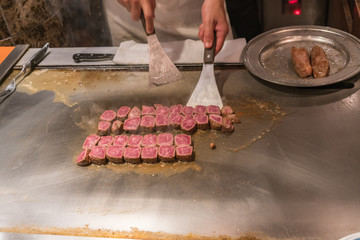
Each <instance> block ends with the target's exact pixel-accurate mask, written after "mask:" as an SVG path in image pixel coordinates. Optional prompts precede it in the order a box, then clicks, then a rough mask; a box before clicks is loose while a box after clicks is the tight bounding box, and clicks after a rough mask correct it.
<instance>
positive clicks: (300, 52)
mask: <svg viewBox="0 0 360 240" xmlns="http://www.w3.org/2000/svg"><path fill="white" fill-rule="evenodd" d="M291 59H292V63H293V66H294V69H295V72H296V74H297V75H298V76H299V77H301V78H306V77H307V76H310V75H311V73H312V67H311V65H310V58H309V54H308V52H307V51H306V49H305V48H296V47H292V48H291Z"/></svg>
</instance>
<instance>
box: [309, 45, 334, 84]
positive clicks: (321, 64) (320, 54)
mask: <svg viewBox="0 0 360 240" xmlns="http://www.w3.org/2000/svg"><path fill="white" fill-rule="evenodd" d="M310 58H311V65H312V68H313V76H314V78H322V77H326V76H328V75H329V72H330V65H329V60H328V59H327V57H326V54H325V52H324V50H323V49H322V48H321V47H319V46H315V47H313V48H312V50H311V52H310Z"/></svg>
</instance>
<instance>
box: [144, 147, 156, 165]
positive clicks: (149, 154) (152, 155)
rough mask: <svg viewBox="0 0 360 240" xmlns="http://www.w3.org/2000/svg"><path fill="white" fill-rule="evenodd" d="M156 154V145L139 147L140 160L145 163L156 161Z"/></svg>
mask: <svg viewBox="0 0 360 240" xmlns="http://www.w3.org/2000/svg"><path fill="white" fill-rule="evenodd" d="M157 155H158V151H157V147H143V148H142V149H141V160H142V161H143V162H145V163H156V162H157Z"/></svg>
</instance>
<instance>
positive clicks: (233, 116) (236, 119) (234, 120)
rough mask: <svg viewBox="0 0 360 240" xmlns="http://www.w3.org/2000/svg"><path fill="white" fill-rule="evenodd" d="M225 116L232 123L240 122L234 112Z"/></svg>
mask: <svg viewBox="0 0 360 240" xmlns="http://www.w3.org/2000/svg"><path fill="white" fill-rule="evenodd" d="M226 118H229V119H230V120H231V122H232V123H241V121H240V119H239V118H238V117H237V116H236V114H230V115H227V116H226Z"/></svg>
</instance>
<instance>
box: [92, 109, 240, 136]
mask: <svg viewBox="0 0 360 240" xmlns="http://www.w3.org/2000/svg"><path fill="white" fill-rule="evenodd" d="M175 106H179V109H180V107H181V106H182V105H175ZM143 107H144V106H143ZM173 107H174V106H173ZM214 107H216V106H214ZM162 108H165V107H162ZM184 108H186V107H183V108H182V109H184ZM229 108H230V107H229ZM120 109H121V108H120ZM170 109H171V108H170ZM217 109H218V112H219V113H220V112H221V111H220V109H219V108H218V107H217ZM223 109H224V108H223ZM226 109H228V108H226ZM214 112H215V111H214ZM227 112H229V113H230V114H228V115H226V114H225V111H223V114H222V115H220V114H217V113H210V114H206V112H205V113H195V114H191V115H183V114H181V113H176V112H172V113H170V114H166V113H159V114H157V115H142V116H135V117H131V118H127V119H125V121H124V122H122V121H121V120H114V121H113V122H111V121H105V120H104V119H108V120H110V118H105V117H104V115H112V116H113V118H111V119H115V118H116V117H115V116H116V115H115V112H114V111H112V110H107V111H105V112H104V113H103V114H102V115H101V118H100V119H101V121H100V122H99V124H98V132H97V134H98V135H100V136H105V135H109V134H110V133H113V134H121V133H122V132H123V131H125V132H127V133H137V132H140V131H141V132H154V131H160V132H165V131H168V130H171V129H174V130H180V129H181V130H182V131H183V132H184V133H186V134H193V133H195V132H196V130H197V129H200V130H208V129H210V128H211V129H214V130H221V131H222V132H226V133H231V132H233V131H234V126H233V123H234V122H235V123H237V122H239V119H238V118H237V117H236V115H235V114H234V113H233V111H232V110H231V108H230V110H228V111H227ZM110 113H112V114H110Z"/></svg>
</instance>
